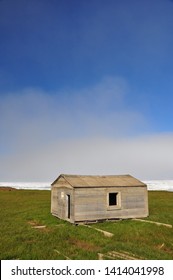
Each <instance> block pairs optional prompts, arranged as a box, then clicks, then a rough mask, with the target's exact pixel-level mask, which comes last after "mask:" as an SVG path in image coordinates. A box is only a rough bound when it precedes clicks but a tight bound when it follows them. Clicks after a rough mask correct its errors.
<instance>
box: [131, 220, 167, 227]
mask: <svg viewBox="0 0 173 280" xmlns="http://www.w3.org/2000/svg"><path fill="white" fill-rule="evenodd" d="M132 220H133V221H139V222H144V223H150V224H155V225H157V226H165V227H169V228H172V225H170V224H164V223H159V222H155V221H149V220H142V219H132Z"/></svg>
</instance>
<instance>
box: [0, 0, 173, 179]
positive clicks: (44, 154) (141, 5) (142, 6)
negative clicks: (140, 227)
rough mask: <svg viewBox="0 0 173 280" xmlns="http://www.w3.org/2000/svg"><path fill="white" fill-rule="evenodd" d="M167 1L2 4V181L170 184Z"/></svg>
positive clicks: (172, 139)
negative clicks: (90, 179)
mask: <svg viewBox="0 0 173 280" xmlns="http://www.w3.org/2000/svg"><path fill="white" fill-rule="evenodd" d="M172 15H173V1H170V0H145V1H144V0H131V1H129V0H121V1H120V0H92V1H91V0H73V1H71V0H63V1H62V0H30V1H27V0H15V1H13V0H1V1H0V131H1V137H0V158H1V163H0V180H1V181H3V180H6V181H9V180H15V181H21V180H22V181H33V180H36V181H37V180H40V181H44V180H50V181H51V180H54V179H55V177H57V176H58V174H59V173H75V174H124V173H130V174H132V175H134V176H136V177H138V178H139V179H141V180H147V179H173V174H172V166H173V129H172V126H173V125H172V119H173V110H172V104H173V94H172V92H173V79H172V72H173V70H172V65H173V55H172V50H173V36H172V30H173V17H172Z"/></svg>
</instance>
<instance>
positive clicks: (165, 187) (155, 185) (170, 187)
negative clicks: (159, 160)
mask: <svg viewBox="0 0 173 280" xmlns="http://www.w3.org/2000/svg"><path fill="white" fill-rule="evenodd" d="M143 183H145V184H147V188H148V190H149V191H169V192H173V180H150V181H143ZM0 187H12V188H16V189H25V190H50V189H51V183H50V182H0Z"/></svg>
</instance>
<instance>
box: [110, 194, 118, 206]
mask: <svg viewBox="0 0 173 280" xmlns="http://www.w3.org/2000/svg"><path fill="white" fill-rule="evenodd" d="M117 198H118V193H109V206H113V205H117V204H118V199H117Z"/></svg>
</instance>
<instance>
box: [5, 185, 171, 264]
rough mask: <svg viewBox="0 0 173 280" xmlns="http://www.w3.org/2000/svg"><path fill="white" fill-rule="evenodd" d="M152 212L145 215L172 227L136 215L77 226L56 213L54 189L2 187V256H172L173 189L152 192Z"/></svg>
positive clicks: (60, 258)
mask: <svg viewBox="0 0 173 280" xmlns="http://www.w3.org/2000/svg"><path fill="white" fill-rule="evenodd" d="M149 211H150V215H149V217H148V218H146V219H145V220H149V221H155V222H159V223H164V224H169V225H170V226H169V227H167V226H165V225H160V226H159V225H157V224H154V223H146V222H143V221H142V222H140V221H136V220H131V219H129V220H122V221H114V222H102V223H96V224H92V225H90V226H89V227H87V226H84V225H78V226H75V225H73V224H70V223H68V222H66V221H63V220H60V219H58V218H55V217H53V216H52V215H51V213H50V191H40V190H12V189H7V188H1V190H0V221H1V226H0V259H5V260H15V259H20V260H26V259H31V260H37V259H40V260H49V259H56V260H63V259H72V260H94V259H99V258H100V259H133V258H136V259H157V260H164V259H165V260H168V259H169V260H170V259H171V260H172V259H173V227H171V225H172V226H173V192H164V191H161V192H159V191H149ZM96 229H98V230H96ZM105 231H106V232H108V233H112V235H111V234H110V235H109V234H108V235H106V234H104V232H105Z"/></svg>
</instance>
